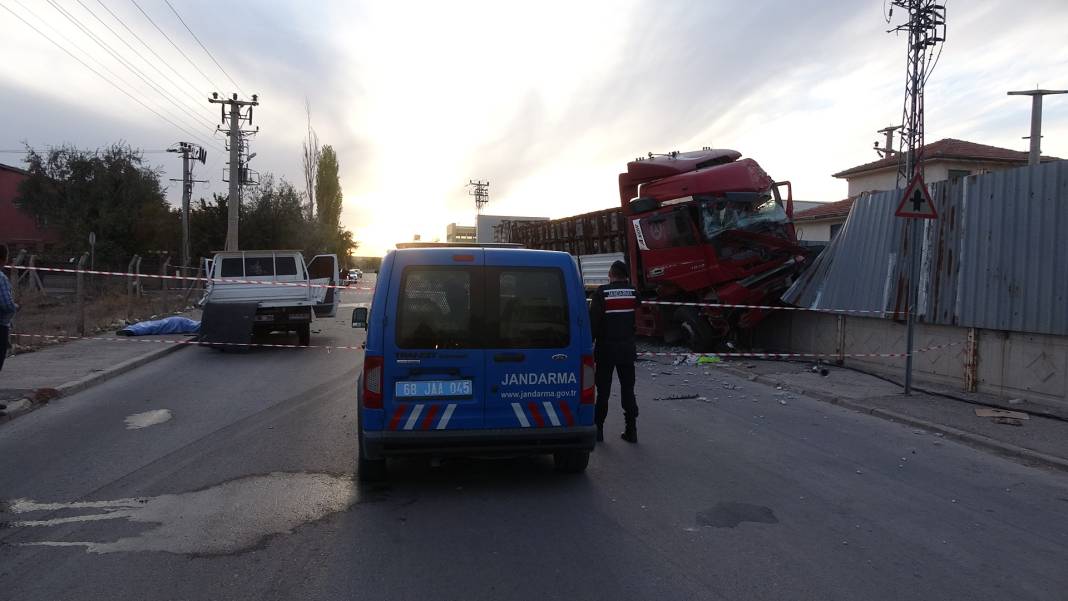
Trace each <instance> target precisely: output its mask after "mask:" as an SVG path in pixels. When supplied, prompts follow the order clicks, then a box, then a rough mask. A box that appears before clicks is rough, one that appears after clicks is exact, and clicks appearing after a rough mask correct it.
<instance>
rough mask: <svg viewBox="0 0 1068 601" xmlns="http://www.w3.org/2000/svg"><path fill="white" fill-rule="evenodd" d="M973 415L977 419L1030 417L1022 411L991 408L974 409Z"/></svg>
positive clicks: (1018, 418)
mask: <svg viewBox="0 0 1068 601" xmlns="http://www.w3.org/2000/svg"><path fill="white" fill-rule="evenodd" d="M975 415H977V416H978V417H1008V418H1012V419H1017V420H1021V419H1031V415H1030V414H1027V413H1024V412H1023V411H1009V410H1007V409H993V408H991V407H976V408H975Z"/></svg>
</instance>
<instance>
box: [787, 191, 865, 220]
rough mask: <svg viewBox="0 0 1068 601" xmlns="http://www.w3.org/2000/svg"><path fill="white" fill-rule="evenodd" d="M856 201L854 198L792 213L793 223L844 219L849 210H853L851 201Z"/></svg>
mask: <svg viewBox="0 0 1068 601" xmlns="http://www.w3.org/2000/svg"><path fill="white" fill-rule="evenodd" d="M856 199H857V197H856V196H854V197H852V198H847V199H845V200H839V201H838V202H827V203H823V204H822V205H820V206H818V207H812V208H811V209H808V210H806V211H801V212H799V213H794V221H815V220H817V219H830V218H832V217H845V216H847V215H849V210H850V209H852V208H853V201H854V200H856Z"/></svg>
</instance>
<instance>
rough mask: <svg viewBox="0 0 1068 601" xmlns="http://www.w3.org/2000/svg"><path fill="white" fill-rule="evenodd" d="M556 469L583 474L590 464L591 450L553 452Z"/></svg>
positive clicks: (566, 472) (567, 472)
mask: <svg viewBox="0 0 1068 601" xmlns="http://www.w3.org/2000/svg"><path fill="white" fill-rule="evenodd" d="M553 464H554V465H555V467H556V471H558V472H563V473H565V474H581V473H582V472H584V471H586V466H587V465H589V464H590V452H589V451H557V452H556V453H553Z"/></svg>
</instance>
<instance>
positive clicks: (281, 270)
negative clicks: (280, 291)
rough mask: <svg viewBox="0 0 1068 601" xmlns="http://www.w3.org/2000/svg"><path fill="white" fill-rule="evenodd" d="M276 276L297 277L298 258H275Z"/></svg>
mask: <svg viewBox="0 0 1068 601" xmlns="http://www.w3.org/2000/svg"><path fill="white" fill-rule="evenodd" d="M274 274H275V275H297V258H296V257H275V258H274Z"/></svg>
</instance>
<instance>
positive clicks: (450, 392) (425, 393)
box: [394, 380, 471, 398]
mask: <svg viewBox="0 0 1068 601" xmlns="http://www.w3.org/2000/svg"><path fill="white" fill-rule="evenodd" d="M394 396H396V397H397V398H408V397H456V396H471V380H418V381H409V382H397V384H396V387H395V389H394Z"/></svg>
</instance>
